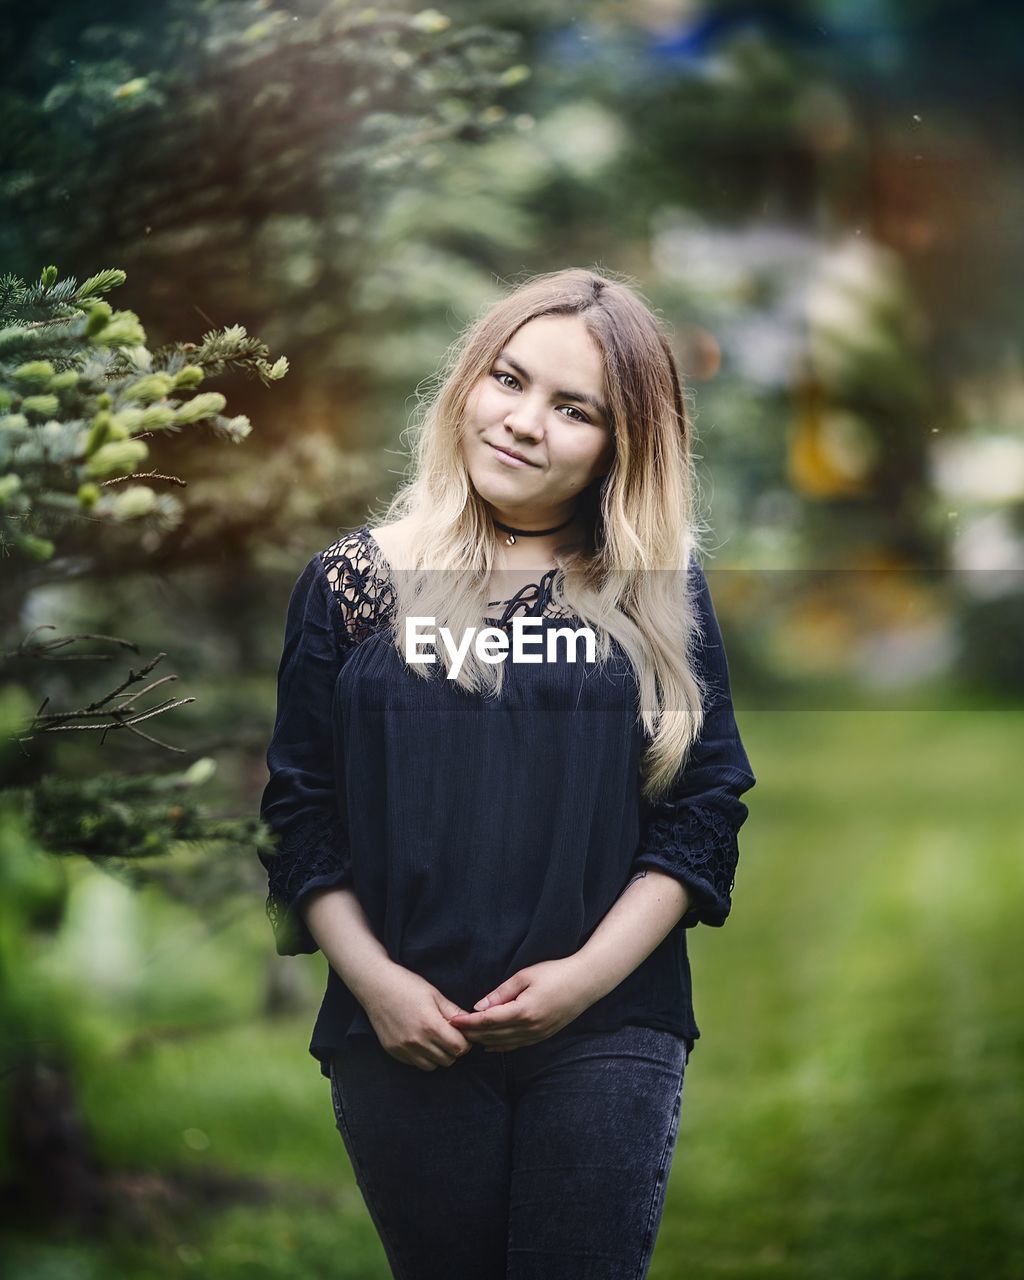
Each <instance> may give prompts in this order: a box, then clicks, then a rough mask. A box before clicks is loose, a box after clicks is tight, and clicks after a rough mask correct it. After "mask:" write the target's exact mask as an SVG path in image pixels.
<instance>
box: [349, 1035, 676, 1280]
mask: <svg viewBox="0 0 1024 1280" xmlns="http://www.w3.org/2000/svg"><path fill="white" fill-rule="evenodd" d="M686 1058H687V1052H686V1042H685V1040H683V1039H682V1038H681V1037H679V1036H676V1035H673V1034H672V1033H671V1032H669V1031H656V1030H653V1029H652V1028H650V1027H633V1026H626V1027H622V1028H620V1029H619V1030H618V1031H597V1032H594V1031H583V1032H580V1031H577V1032H573V1031H572V1027H571V1024H570V1026H569V1027H565V1028H563V1029H562V1030H561V1031H559V1032H557V1033H556V1034H555V1035H553V1036H549V1037H548V1039H547V1040H541V1041H539V1042H538V1043H536V1044H532V1045H526V1046H524V1047H522V1048H519V1049H511V1050H507V1051H502V1052H496V1053H488V1052H486V1051H485V1049H484V1046H483V1045H480V1044H477V1045H474V1046H473V1048H472V1049H471V1050H470V1051H469V1052H468V1053H467V1054H466V1055H465V1056H464V1057H462V1058H459V1059H458V1060H457V1061H456V1062H454V1063H453V1064H452V1065H451V1066H450V1067H438V1068H437V1069H436V1070H434V1071H421V1070H420V1069H419V1068H417V1067H413V1066H410V1065H408V1064H406V1063H401V1062H399V1061H398V1060H397V1059H396V1058H393V1057H392V1056H391V1055H390V1054H388V1053H386V1052H385V1051H384V1050H383V1049H382V1048H381V1046H380V1043H379V1042H378V1040H377V1038H376V1036H373V1035H359V1036H353V1037H351V1038H350V1039H349V1041H348V1045H347V1046H346V1049H345V1051H344V1052H343V1053H341V1054H338V1055H337V1056H336V1057H335V1058H334V1059H333V1061H332V1062H331V1096H332V1102H333V1106H334V1114H335V1121H336V1124H337V1127H338V1131H339V1133H340V1134H341V1136H342V1139H343V1141H344V1144H345V1148H346V1150H347V1151H348V1154H349V1159H350V1160H351V1162H352V1168H353V1171H354V1173H355V1176H356V1180H357V1182H358V1184H359V1189H360V1191H361V1192H362V1195H363V1199H364V1200H365V1202H366V1207H367V1209H368V1210H369V1213H370V1217H371V1218H372V1220H373V1223H374V1225H375V1227H376V1229H377V1233H378V1235H379V1236H380V1238H381V1242H382V1243H383V1245H384V1251H385V1253H386V1254H387V1257H388V1261H389V1263H390V1264H391V1269H392V1272H393V1274H394V1276H395V1277H397V1278H398V1280H434V1278H435V1277H436V1278H437V1280H583V1278H584V1277H586V1280H642V1278H643V1277H644V1276H646V1275H647V1269H648V1267H649V1265H650V1260H651V1254H652V1252H653V1250H654V1241H655V1238H656V1236H657V1233H658V1228H659V1226H660V1224H661V1216H662V1211H663V1208H664V1203H665V1188H666V1181H667V1178H668V1172H669V1169H670V1167H671V1164H672V1157H673V1154H674V1152H675V1146H676V1138H677V1135H678V1130H679V1112H680V1107H681V1104H682V1096H683V1077H684V1074H685V1069H686Z"/></svg>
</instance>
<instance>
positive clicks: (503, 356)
mask: <svg viewBox="0 0 1024 1280" xmlns="http://www.w3.org/2000/svg"><path fill="white" fill-rule="evenodd" d="M495 359H497V360H504V361H505V363H506V364H510V365H511V366H512V368H513V369H515V371H516V373H518V374H519V376H520V377H522V378H525V379H526V381H527V382H529V381H531V379H530V375H529V374H528V373H527V372H526V370H525V369H524V368H523V366H522V365H521V364H520V363H519V362H518V361H517V360H513V359H512V357H511V356H510V355H509V354H508V352H507V351H504V350H502V351H499V352H498V354H497V356H496V357H495ZM555 396H556V397H557V398H558V399H559V400H576V401H577V402H578V403H579V404H585V405H587V406H588V407H589V408H591V409H593V410H594V412H595V413H599V414H600V415H601V417H602V418H604V420H605V422H611V420H612V415H611V414H610V413H609V411H608V409H607V407H606V406H605V405H604V404H602V402H601V401H600V400H596V399H595V398H594V397H593V396H591V395H588V394H587V393H586V392H585V391H556V392H555Z"/></svg>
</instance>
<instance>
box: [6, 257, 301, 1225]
mask: <svg viewBox="0 0 1024 1280" xmlns="http://www.w3.org/2000/svg"><path fill="white" fill-rule="evenodd" d="M123 281H124V273H123V272H121V271H113V270H108V271H103V272H100V273H98V274H97V275H94V276H91V277H90V278H89V279H88V280H86V281H85V283H84V284H82V285H79V284H78V283H77V281H76V280H75V279H74V278H71V279H66V280H58V278H57V270H56V268H55V267H47V268H46V270H45V271H44V272H43V273H42V276H41V277H40V280H39V281H38V283H37V284H34V285H31V286H30V285H26V284H25V283H24V282H23V281H22V280H20V279H18V278H17V277H15V276H6V277H4V278H3V279H2V280H0V555H2V556H3V565H4V573H3V578H2V580H0V601H2V606H3V607H2V609H0V617H2V618H3V620H4V621H3V634H2V637H0V695H3V700H2V704H3V707H4V738H5V741H4V742H3V743H2V744H0V747H2V750H0V756H2V758H3V763H4V775H3V779H2V782H0V889H2V892H0V901H2V903H3V913H4V928H3V929H2V931H0V932H2V936H3V945H2V948H0V1014H2V1015H3V1016H2V1025H3V1028H4V1031H3V1034H4V1043H3V1049H2V1052H3V1064H2V1067H3V1079H4V1096H5V1101H6V1104H7V1110H6V1117H5V1121H4V1124H3V1129H2V1131H3V1133H4V1134H5V1135H6V1138H7V1140H8V1144H9V1151H8V1159H7V1161H6V1163H7V1165H8V1166H9V1167H10V1168H11V1170H12V1175H11V1176H12V1182H11V1185H9V1186H8V1187H7V1189H6V1191H7V1194H6V1195H5V1196H4V1202H5V1204H7V1205H9V1206H11V1205H13V1206H14V1207H16V1208H17V1210H18V1212H19V1213H26V1212H32V1213H38V1214H40V1215H41V1216H43V1217H44V1218H47V1217H65V1218H67V1219H70V1220H73V1221H75V1222H77V1223H78V1224H79V1225H86V1224H93V1225H95V1222H96V1220H97V1218H98V1217H101V1216H102V1215H103V1214H104V1213H105V1212H106V1210H107V1209H108V1208H109V1204H108V1203H107V1200H106V1198H105V1197H104V1195H103V1193H102V1172H101V1170H100V1169H99V1166H98V1164H97V1163H96V1161H95V1159H94V1158H93V1156H92V1153H91V1149H90V1145H89V1141H88V1135H87V1133H86V1131H85V1128H84V1126H83V1124H82V1121H81V1117H80V1116H79V1114H78V1109H77V1101H76V1096H75V1089H74V1063H73V1059H72V1057H71V1054H72V1052H73V1041H74V1036H73V1033H72V1031H71V1027H70V1026H69V1023H68V1020H69V1019H70V1020H71V1022H72V1023H73V1020H74V1009H73V1004H72V1006H71V1007H70V1009H69V1006H68V1005H67V1004H66V1003H65V1002H64V1001H63V1000H60V999H57V998H51V996H52V994H53V992H52V990H51V987H50V985H49V984H48V983H47V981H46V980H45V979H43V978H41V976H40V974H39V973H37V972H36V971H35V969H34V967H33V963H32V959H33V956H34V955H35V954H36V948H35V941H36V939H37V938H38V937H39V936H40V935H44V936H46V935H52V934H54V933H55V932H56V931H57V930H58V929H59V928H60V926H61V922H62V917H63V905H64V896H63V880H62V877H61V875H60V873H59V871H58V870H57V869H56V868H55V866H54V862H55V860H59V859H60V858H65V857H70V856H84V857H88V858H89V859H90V860H92V861H93V863H94V864H96V865H99V866H102V867H103V868H104V869H106V870H109V871H111V872H112V873H114V874H117V875H119V876H121V877H122V878H124V879H126V880H128V882H129V883H131V884H133V885H140V884H145V883H157V884H159V886H160V887H161V888H162V889H164V890H165V891H166V892H168V893H170V894H171V895H172V896H175V897H178V898H185V899H187V900H189V901H191V902H192V903H193V905H195V906H196V907H197V909H199V910H200V911H202V910H204V909H208V908H209V907H210V906H212V905H213V903H217V904H218V906H219V905H220V901H221V899H220V898H218V897H211V894H210V889H211V887H212V886H213V885H218V887H220V888H221V889H224V888H226V889H227V890H228V891H229V892H230V890H231V889H234V890H236V891H237V889H238V888H239V887H240V886H241V884H242V883H244V879H243V877H242V876H241V875H240V873H239V872H238V870H237V866H238V863H237V859H233V858H232V857H231V855H232V854H234V853H235V852H236V851H237V850H238V849H239V848H244V849H245V850H246V853H247V854H248V850H249V848H250V847H251V846H252V844H253V843H254V842H256V843H259V842H260V840H262V839H263V838H265V836H266V833H265V832H264V831H263V829H262V827H261V825H260V823H259V821H258V818H256V817H255V816H253V817H251V818H245V819H235V820H232V819H223V820H222V819H219V818H215V817H213V816H211V814H210V813H209V812H208V811H206V810H205V809H204V808H203V807H202V806H200V804H199V803H198V802H197V801H196V800H195V799H194V797H193V792H194V791H195V789H196V788H197V787H199V786H200V785H202V784H203V783H204V782H206V781H208V780H209V779H210V777H211V776H212V774H213V772H214V768H215V765H214V762H213V760H211V759H209V758H200V759H197V760H196V761H195V762H194V763H193V764H192V765H191V766H190V767H188V768H187V769H185V770H184V771H176V772H174V773H166V772H159V771H157V770H152V769H148V770H145V771H144V765H142V764H141V763H140V762H141V761H143V760H144V759H145V758H144V757H139V756H138V753H137V752H136V753H135V767H134V768H133V769H132V768H128V769H127V770H126V769H125V764H124V757H123V756H122V758H121V765H120V768H118V769H116V770H111V771H109V772H106V773H100V772H96V771H93V772H91V773H89V774H88V775H87V776H84V777H83V776H80V773H79V774H78V775H76V776H61V773H60V770H59V769H57V768H55V767H54V758H53V753H52V751H50V750H49V749H48V744H49V741H50V739H49V737H48V736H47V737H44V735H51V734H67V733H69V732H75V734H76V736H77V735H78V734H80V733H81V732H82V731H92V732H94V733H96V732H98V733H99V734H100V739H99V743H100V745H102V744H103V743H104V742H105V741H106V739H107V738H108V736H110V737H114V738H116V737H117V736H118V735H128V736H131V737H133V738H134V739H136V740H139V741H141V742H143V743H148V744H153V745H154V746H156V747H159V748H162V749H169V750H171V751H174V752H181V751H182V750H183V749H182V748H180V747H175V746H171V745H169V744H167V743H165V742H162V741H161V740H159V739H158V738H156V737H154V736H153V733H152V721H153V719H154V718H155V717H156V716H159V715H166V714H167V713H169V712H171V711H173V710H175V709H176V708H178V707H180V706H182V705H183V704H184V703H188V702H191V701H192V699H191V698H181V699H173V698H168V699H165V700H163V701H158V702H156V703H151V704H149V705H146V704H145V703H144V699H145V698H146V697H147V696H148V695H149V694H151V693H152V692H153V691H154V690H155V689H157V688H158V687H159V686H161V685H163V684H165V683H166V682H168V681H173V680H174V679H175V678H176V677H174V676H173V675H172V676H163V677H161V678H158V679H154V680H152V681H149V680H148V677H149V674H150V672H151V671H152V670H153V668H154V667H155V666H156V664H157V663H158V662H159V661H160V660H161V659H162V658H163V657H164V656H165V655H164V654H163V653H160V654H158V655H157V656H156V657H155V658H153V659H152V660H151V661H149V662H148V663H145V664H144V665H143V666H141V667H140V668H138V669H135V668H131V669H129V672H128V674H127V676H126V677H124V678H123V679H121V680H120V681H119V682H118V683H117V684H116V685H115V687H114V688H112V689H107V690H106V691H102V690H93V689H91V688H89V687H87V686H86V683H85V682H84V681H81V682H79V681H76V682H73V683H71V684H70V685H69V683H68V682H67V681H66V680H63V679H62V678H61V676H60V675H57V676H51V675H50V672H51V671H53V670H54V669H55V668H58V664H62V663H66V662H69V661H77V662H78V663H79V664H81V663H82V662H88V661H90V660H92V661H94V662H96V663H97V664H98V665H101V666H102V664H104V663H109V662H110V660H111V659H112V657H113V656H114V655H112V654H111V653H110V652H109V649H110V648H111V647H112V648H114V649H115V651H116V650H121V651H123V650H126V649H127V650H131V651H132V652H134V653H135V654H138V653H139V646H138V645H137V644H136V643H135V642H134V641H133V640H131V639H125V638H122V637H120V636H112V635H107V634H102V635H92V634H83V635H72V636H59V635H58V636H56V637H51V638H48V639H47V640H45V641H38V640H36V639H35V638H34V633H35V632H37V631H39V630H43V629H46V628H47V627H49V626H50V624H45V623H44V624H41V625H40V626H38V627H35V628H33V634H31V635H29V636H27V637H23V638H22V639H20V641H19V642H17V643H15V635H14V630H15V628H17V627H18V626H19V624H20V622H21V619H22V617H23V612H24V604H25V600H26V598H27V597H28V595H29V594H30V593H31V592H32V590H33V589H34V588H35V587H36V586H38V573H39V569H40V566H41V565H42V564H45V565H47V566H48V569H49V575H50V580H51V581H59V580H60V579H61V577H62V575H64V574H67V573H69V572H72V566H76V565H77V566H78V571H81V564H82V562H83V561H85V562H87V563H88V565H89V571H90V573H91V574H92V575H93V576H95V577H96V578H100V577H102V576H106V577H107V578H108V579H112V578H114V577H116V576H117V575H118V574H120V573H122V572H123V571H124V561H125V556H124V554H123V546H124V543H123V539H124V538H125V537H127V538H128V539H130V540H131V541H133V542H134V543H136V544H137V545H138V546H140V547H141V548H142V551H141V553H136V554H142V555H145V553H146V548H149V549H150V551H155V550H156V549H158V548H159V546H160V544H161V539H162V538H163V537H165V536H166V535H167V534H168V531H171V530H173V529H174V528H175V527H176V526H177V525H178V524H180V523H181V521H182V519H183V517H184V514H185V509H184V507H183V505H182V503H180V502H179V500H178V499H177V497H175V496H174V495H173V494H158V493H157V491H156V489H157V488H158V487H162V486H165V485H167V484H170V483H173V484H176V485H179V486H184V485H185V481H184V480H181V479H180V478H179V477H177V476H173V475H166V474H162V473H160V472H154V471H143V472H140V471H139V470H138V468H139V467H140V466H142V465H144V463H145V461H146V459H147V457H148V455H149V446H148V444H147V443H146V441H147V440H152V439H154V438H159V437H160V436H161V435H163V434H166V433H178V432H182V431H184V430H186V429H188V430H195V429H197V428H198V427H199V426H200V425H202V424H208V425H209V426H210V427H211V429H212V432H213V434H214V435H215V436H218V437H219V438H220V439H221V440H222V441H230V442H235V443H238V442H240V441H242V440H244V439H245V438H246V437H247V436H248V435H249V432H250V424H249V421H248V419H247V418H245V417H244V416H241V417H240V416H236V417H232V418H227V417H225V416H224V415H223V414H222V412H221V411H222V410H223V409H224V407H225V398H224V396H223V395H221V394H220V393H219V392H207V391H199V390H198V388H199V386H200V384H202V383H203V382H204V381H205V380H206V378H207V377H208V376H210V375H214V374H217V373H221V372H223V371H224V370H225V369H226V368H228V367H239V368H243V369H245V370H246V371H248V372H249V373H251V374H254V375H256V376H258V377H259V378H261V379H262V380H263V382H264V383H270V382H272V381H275V380H277V379H279V378H281V377H283V376H284V374H285V373H286V372H287V368H288V364H287V361H286V360H285V359H283V358H282V359H279V360H277V361H275V362H273V363H271V362H270V361H269V360H268V359H267V356H268V351H267V348H266V346H265V345H264V344H263V343H262V342H260V341H259V340H258V339H255V338H251V337H248V336H247V335H246V333H245V331H244V329H242V328H241V327H238V326H236V327H235V328H232V329H228V330H225V331H224V332H222V333H216V332H211V333H208V334H207V335H206V337H205V338H204V340H203V342H202V344H200V345H198V346H197V345H195V344H178V345H175V346H171V347H166V348H162V349H159V350H156V351H151V350H150V349H149V348H148V347H147V346H146V334H145V332H144V330H143V328H142V326H141V324H140V323H139V320H138V317H137V316H136V315H135V314H134V313H133V312H130V311H114V310H113V309H112V308H111V306H110V305H109V304H108V303H107V302H105V301H104V300H102V298H100V296H99V295H101V294H103V293H107V292H109V291H110V290H111V289H112V288H114V287H115V286H117V285H119V284H121V283H122V282H123ZM141 480H148V481H149V482H150V483H149V484H141V483H137V481H141ZM119 535H120V536H119ZM51 629H54V630H56V628H51ZM90 641H96V642H99V644H100V646H101V648H100V651H99V652H89V651H88V650H86V651H83V647H82V642H90ZM77 670H78V671H81V670H82V667H81V665H79V666H78V668H77ZM40 673H42V678H38V679H37V678H36V677H38V676H39V675H40ZM30 684H31V685H33V686H34V689H35V690H36V692H35V696H34V699H33V704H32V705H35V706H37V707H38V710H37V711H36V712H35V714H34V715H28V716H26V715H24V712H25V711H26V710H27V705H28V704H27V698H26V696H25V689H26V687H27V686H29V685H30ZM140 686H141V687H140ZM16 695H17V696H16ZM68 696H71V697H74V698H75V700H76V703H77V705H75V706H73V707H70V708H62V707H60V706H59V705H58V706H57V707H56V708H53V707H51V706H50V703H51V701H57V702H58V704H59V700H60V699H61V698H62V697H68ZM40 697H41V698H42V701H41V703H40ZM19 699H20V700H19ZM15 709H18V712H19V714H16V713H15ZM142 723H146V725H147V728H146V729H143V728H141V727H140V725H141V724H142ZM34 739H38V741H37V742H36V743H35V745H36V746H37V747H38V749H37V750H34V751H31V750H28V749H27V747H28V744H30V743H33V740H34ZM42 743H46V744H47V745H45V746H43V745H41V744H42ZM81 768H82V766H81V764H79V765H78V770H79V771H80V770H81ZM188 844H193V845H197V844H198V845H201V847H202V848H203V850H204V854H205V857H204V859H203V862H202V864H201V865H198V864H193V865H192V866H188V865H184V866H181V867H177V866H174V865H166V864H165V865H161V866H159V867H158V868H155V869H154V870H153V871H150V869H149V868H148V867H147V865H146V860H148V859H152V858H154V857H155V856H157V855H161V854H167V853H171V852H174V851H176V850H177V849H178V848H179V847H180V846H182V845H188ZM200 885H202V886H203V888H204V890H205V896H204V893H200V892H196V889H197V887H198V886H200Z"/></svg>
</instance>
